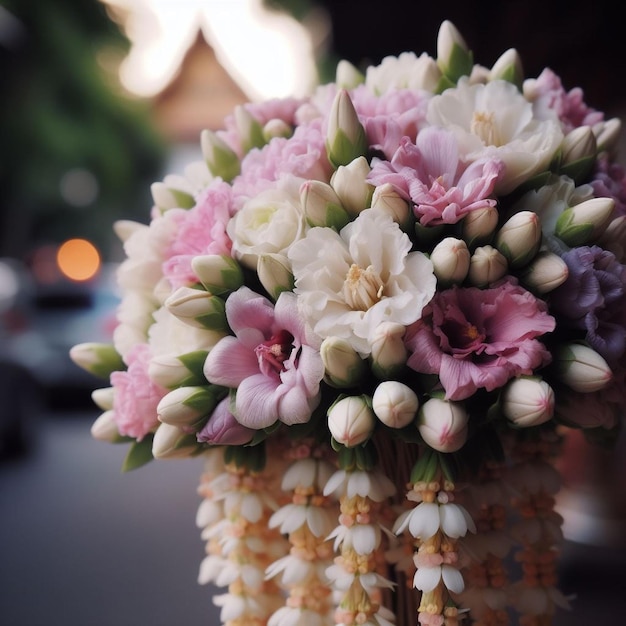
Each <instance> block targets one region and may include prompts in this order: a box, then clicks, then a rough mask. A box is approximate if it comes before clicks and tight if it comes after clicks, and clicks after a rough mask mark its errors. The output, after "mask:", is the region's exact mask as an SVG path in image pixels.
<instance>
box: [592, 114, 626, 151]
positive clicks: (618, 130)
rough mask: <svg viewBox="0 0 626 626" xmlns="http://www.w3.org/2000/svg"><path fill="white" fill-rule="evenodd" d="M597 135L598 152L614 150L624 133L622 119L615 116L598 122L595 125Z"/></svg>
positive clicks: (594, 132)
mask: <svg viewBox="0 0 626 626" xmlns="http://www.w3.org/2000/svg"><path fill="white" fill-rule="evenodd" d="M593 134H594V135H595V136H596V144H597V146H598V152H609V153H611V152H613V151H614V150H615V148H616V147H617V145H618V141H619V138H620V136H621V134H622V120H620V119H619V118H617V117H613V118H611V119H610V120H606V121H602V122H598V123H597V124H595V125H594V127H593Z"/></svg>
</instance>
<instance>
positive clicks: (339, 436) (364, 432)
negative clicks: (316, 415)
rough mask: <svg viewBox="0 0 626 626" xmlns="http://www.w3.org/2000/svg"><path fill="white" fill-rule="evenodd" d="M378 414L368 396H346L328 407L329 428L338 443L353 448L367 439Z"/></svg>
mask: <svg viewBox="0 0 626 626" xmlns="http://www.w3.org/2000/svg"><path fill="white" fill-rule="evenodd" d="M375 425H376V416H375V415H374V411H373V410H372V408H371V406H370V403H369V398H367V397H366V396H346V397H344V398H341V399H340V400H338V401H337V402H335V403H334V404H333V405H332V406H331V407H330V409H328V428H329V430H330V434H331V435H332V436H333V438H334V439H335V441H337V442H338V443H340V444H342V445H344V446H346V447H348V448H351V447H353V446H358V445H359V444H361V443H363V442H364V441H367V439H369V437H370V435H371V434H372V432H373V431H374V426H375Z"/></svg>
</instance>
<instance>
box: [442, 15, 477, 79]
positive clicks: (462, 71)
mask: <svg viewBox="0 0 626 626" xmlns="http://www.w3.org/2000/svg"><path fill="white" fill-rule="evenodd" d="M437 65H438V66H439V69H440V70H441V73H442V74H443V75H444V76H445V77H446V78H447V79H448V81H449V82H450V83H452V84H456V82H457V81H458V80H459V78H461V76H469V75H470V73H471V71H472V66H473V65H474V59H473V55H472V53H471V51H470V49H469V48H468V47H467V44H466V43H465V40H464V39H463V37H462V36H461V33H460V32H459V31H458V30H457V28H456V27H455V26H454V24H452V22H450V21H449V20H444V21H443V22H442V23H441V26H440V27H439V32H438V34H437Z"/></svg>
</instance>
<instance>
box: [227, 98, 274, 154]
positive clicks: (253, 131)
mask: <svg viewBox="0 0 626 626" xmlns="http://www.w3.org/2000/svg"><path fill="white" fill-rule="evenodd" d="M233 114H234V118H235V125H236V126H237V131H238V132H239V140H240V142H241V149H242V150H243V152H244V154H246V153H247V152H250V150H252V148H262V147H263V146H264V145H265V144H266V141H265V137H264V136H263V127H262V126H261V124H259V122H258V120H257V119H256V118H255V117H254V116H253V115H252V113H250V111H248V109H247V108H246V107H245V106H244V105H242V104H240V105H238V106H236V107H235V110H234V112H233Z"/></svg>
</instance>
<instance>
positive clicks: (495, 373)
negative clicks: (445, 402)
mask: <svg viewBox="0 0 626 626" xmlns="http://www.w3.org/2000/svg"><path fill="white" fill-rule="evenodd" d="M554 328H555V321H554V318H553V317H552V316H551V315H549V314H548V312H547V306H546V304H545V302H543V301H542V300H539V299H537V298H535V296H533V295H532V294H531V293H530V292H528V291H526V290H525V289H523V288H522V287H520V286H518V285H517V284H516V283H515V282H514V280H513V279H509V280H505V281H503V282H501V283H500V284H499V285H497V286H495V287H493V288H491V289H478V288H475V287H468V288H459V287H453V288H452V289H448V290H445V291H440V292H437V293H436V294H435V297H434V298H433V299H432V301H431V302H430V304H429V305H428V306H427V307H426V309H425V311H424V316H423V318H422V319H421V320H419V321H417V322H416V323H415V324H414V325H412V327H410V328H409V330H408V332H407V346H408V348H409V351H410V352H411V353H412V354H411V356H409V358H408V360H407V364H408V365H409V367H411V368H412V369H414V370H415V371H417V372H420V373H422V374H438V375H439V380H440V382H441V385H442V387H443V388H444V390H445V392H446V398H447V399H449V400H463V399H465V398H469V397H470V396H472V395H473V394H474V393H475V392H476V391H477V390H478V389H481V388H484V389H486V390H487V391H493V390H494V389H497V388H498V387H502V386H503V385H504V384H505V383H506V382H507V381H508V380H510V379H511V378H513V377H515V376H520V375H530V374H532V373H533V372H534V371H535V370H537V369H539V368H541V367H543V366H544V365H547V364H548V363H549V362H550V360H551V355H550V352H549V351H548V349H547V348H546V347H545V345H544V344H543V343H542V342H540V341H539V340H538V339H537V337H540V336H541V335H543V334H545V333H548V332H551V331H553V330H554Z"/></svg>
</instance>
